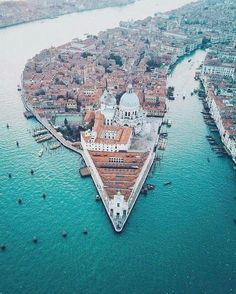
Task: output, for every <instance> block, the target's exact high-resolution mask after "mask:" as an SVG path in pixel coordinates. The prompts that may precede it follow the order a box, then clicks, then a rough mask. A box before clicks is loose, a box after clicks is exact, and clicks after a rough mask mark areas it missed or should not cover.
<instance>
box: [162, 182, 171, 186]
mask: <svg viewBox="0 0 236 294" xmlns="http://www.w3.org/2000/svg"><path fill="white" fill-rule="evenodd" d="M163 185H164V186H170V185H172V182H165V183H164V184H163Z"/></svg>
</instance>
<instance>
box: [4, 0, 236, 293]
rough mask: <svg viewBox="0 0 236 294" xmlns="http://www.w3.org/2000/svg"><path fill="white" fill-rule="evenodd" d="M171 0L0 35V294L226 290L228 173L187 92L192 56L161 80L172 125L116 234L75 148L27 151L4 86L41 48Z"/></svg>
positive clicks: (28, 126)
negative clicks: (169, 91) (1, 246)
mask: <svg viewBox="0 0 236 294" xmlns="http://www.w3.org/2000/svg"><path fill="white" fill-rule="evenodd" d="M174 2H175V4H173V1H164V0H163V1H149V0H147V1H146V0H145V1H140V2H137V3H135V4H133V5H130V6H127V7H119V8H108V9H103V10H98V11H89V12H83V13H80V14H72V15H66V16H62V17H59V18H57V19H53V20H45V21H43V22H41V21H39V22H34V23H29V24H24V25H20V26H16V27H10V28H7V29H4V30H1V31H0V53H1V54H0V102H1V104H0V243H5V244H6V246H7V250H6V251H5V252H0V293H3V294H12V293H14V294H15V293H24V294H28V293H39V294H42V293H63V294H64V293H89V294H90V293H105V294H107V293H111V292H113V293H115V294H116V293H191V294H192V293H193V294H195V293H196V294H197V293H217V294H218V293H219V294H222V293H235V291H236V289H235V276H236V272H235V268H236V251H235V250H236V249H235V248H236V227H235V225H234V223H233V218H236V209H235V208H236V200H235V199H234V197H235V196H236V181H235V179H236V176H235V171H234V170H233V169H232V162H231V160H230V159H229V158H218V157H216V155H215V154H214V153H212V151H211V149H210V146H209V145H208V142H207V140H206V139H205V135H207V133H208V132H209V130H208V128H207V126H206V125H205V124H204V122H203V119H202V116H201V114H200V111H201V109H202V105H201V101H199V100H198V99H197V97H195V96H191V95H190V92H191V91H192V89H193V88H194V87H196V85H197V82H196V81H194V79H193V77H194V70H195V68H196V67H197V66H198V64H199V63H200V62H201V61H202V60H203V58H204V54H205V53H204V52H202V51H199V52H197V53H196V54H195V55H194V56H193V57H192V62H191V63H189V62H188V61H187V60H184V61H183V62H181V63H180V64H179V65H178V66H177V67H176V69H175V70H174V72H173V75H172V77H170V80H169V83H170V84H173V85H174V86H175V89H176V97H177V99H176V100H175V101H171V102H170V103H169V105H168V107H169V113H168V117H169V118H171V119H172V121H173V126H172V127H171V128H170V129H169V140H168V145H167V149H166V151H165V152H164V157H163V160H162V161H161V164H160V165H159V166H157V167H156V169H155V171H154V172H153V173H152V174H150V176H149V178H148V181H149V182H151V183H153V184H156V185H157V188H156V190H154V191H151V192H150V193H149V194H148V196H146V197H144V196H141V197H140V198H139V200H138V201H137V203H136V205H135V207H134V209H133V212H132V214H131V216H130V218H129V220H128V223H127V225H126V227H125V229H124V231H123V233H122V234H115V233H114V231H113V229H112V226H111V224H110V222H109V220H108V217H107V215H106V213H105V210H104V208H103V205H102V203H98V202H96V201H95V195H96V191H95V188H94V186H93V183H92V181H91V179H89V178H87V179H81V178H80V176H79V172H78V167H79V165H80V158H79V156H78V155H77V154H74V153H73V152H70V151H68V150H66V149H64V148H61V149H58V150H56V151H53V152H52V151H51V152H45V153H44V155H43V156H42V157H41V158H39V157H38V155H37V152H38V150H39V149H40V148H41V147H40V146H39V145H38V144H37V143H35V141H34V140H33V138H32V136H31V134H30V132H29V130H32V128H33V127H38V123H37V122H35V121H34V120H28V121H27V120H26V119H25V118H24V116H23V114H22V112H23V106H22V103H21V100H20V97H19V95H18V93H17V91H16V85H17V84H18V83H19V80H20V75H21V72H22V70H23V67H24V64H25V62H26V60H27V59H28V58H30V57H32V56H34V55H35V54H36V53H37V52H38V51H40V50H41V49H43V48H47V47H50V46H55V45H60V44H62V43H64V42H67V41H70V40H71V39H72V38H74V37H81V36H83V34H84V33H94V34H95V33H97V32H98V31H100V30H104V29H106V28H110V27H114V26H116V25H117V24H118V22H119V21H120V20H126V19H131V18H133V19H138V18H144V17H146V16H148V15H153V13H154V12H156V11H164V10H166V9H171V8H174V6H176V7H177V6H179V5H181V4H184V3H187V2H189V1H187V0H186V1H174ZM177 94H178V96H177ZM182 95H186V99H185V100H183V99H182ZM7 123H9V125H10V128H9V129H7V128H6V124H7ZM16 140H18V141H19V144H20V147H19V148H17V147H16ZM207 157H209V158H210V162H208V161H207ZM31 168H33V169H34V170H35V174H34V175H33V176H31V175H30V169H31ZM9 172H11V173H12V179H8V173H9ZM165 181H172V182H173V185H172V186H168V187H164V186H163V182H165ZM43 192H44V193H46V194H47V198H46V199H45V200H43V199H42V197H41V194H42V193H43ZM18 198H22V200H23V203H22V205H18V204H17V199H18ZM85 227H87V228H88V235H87V236H85V235H83V233H82V231H83V229H84V228H85ZM63 230H66V231H67V232H68V237H67V238H66V239H63V238H62V237H61V232H62V231H63ZM34 235H36V236H37V237H38V240H39V241H38V244H33V243H32V237H33V236H34Z"/></svg>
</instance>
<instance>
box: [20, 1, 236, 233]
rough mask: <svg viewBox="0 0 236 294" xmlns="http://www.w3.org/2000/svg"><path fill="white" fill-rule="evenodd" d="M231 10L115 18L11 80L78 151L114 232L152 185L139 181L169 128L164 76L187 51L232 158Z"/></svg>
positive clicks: (46, 53)
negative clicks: (199, 53) (198, 56)
mask: <svg viewBox="0 0 236 294" xmlns="http://www.w3.org/2000/svg"><path fill="white" fill-rule="evenodd" d="M216 6H217V7H218V9H217V10H216V9H215V7H216ZM223 9H224V13H223V12H222V11H223ZM235 11H236V4H235V3H234V1H228V0H227V1H223V2H222V1H219V0H205V1H200V2H195V3H192V4H189V5H186V6H184V7H182V8H180V9H177V10H175V11H172V12H168V13H164V14H160V13H158V14H156V15H155V16H154V17H148V18H146V19H144V20H138V21H128V22H121V23H120V26H119V27H117V28H114V29H109V30H106V31H104V32H100V33H99V34H98V35H96V36H93V35H88V36H87V37H86V38H84V39H73V40H72V41H71V42H70V43H67V44H65V45H62V46H59V47H51V48H49V49H45V50H43V51H42V52H40V53H39V54H37V55H36V56H35V57H33V58H32V59H30V60H28V62H27V64H26V66H25V69H24V72H23V75H22V86H21V87H22V88H21V87H20V86H19V87H20V88H19V90H22V100H23V103H24V105H25V108H26V109H27V111H28V112H29V113H31V114H32V115H33V116H35V117H36V119H37V120H38V121H39V122H40V123H41V124H42V125H43V126H44V127H45V128H46V129H47V131H48V132H50V133H51V135H53V136H54V137H55V138H56V139H57V140H58V141H59V142H60V143H61V144H63V145H64V146H65V147H67V148H69V149H71V150H73V151H75V152H77V153H79V154H81V155H82V157H83V159H84V161H85V164H86V166H87V169H88V171H89V174H91V176H92V178H93V181H94V184H95V186H96V189H97V193H98V195H97V198H101V200H102V201H103V204H104V207H105V209H106V211H107V214H108V216H109V218H110V220H111V222H112V224H113V227H114V229H115V230H116V231H117V232H121V231H122V229H123V228H124V225H125V223H126V221H127V219H128V217H129V215H130V213H131V211H132V208H133V206H134V204H135V202H136V200H137V198H138V196H139V194H140V192H141V193H146V192H147V190H148V189H152V188H154V187H153V186H152V185H151V184H147V183H146V184H145V181H146V178H147V176H148V174H149V171H150V169H151V167H152V165H153V163H154V161H155V160H158V159H159V157H158V151H157V150H159V149H162V147H163V140H164V139H165V138H166V136H167V135H168V134H167V133H166V132H163V131H162V125H164V124H167V125H169V126H170V125H171V122H169V121H168V120H167V119H166V118H165V114H166V112H167V100H168V99H170V100H173V99H177V98H176V97H175V92H174V88H173V87H168V75H169V74H171V71H172V70H173V68H174V66H175V65H176V64H177V63H178V62H179V61H180V60H181V58H183V57H186V56H188V58H189V62H191V54H192V53H193V52H194V51H195V50H198V49H204V50H207V51H208V54H207V57H206V60H205V62H204V64H203V65H202V66H201V67H200V68H199V69H198V70H197V72H196V77H195V78H196V79H199V80H200V82H199V89H193V94H194V93H198V94H199V98H201V96H203V97H202V99H203V104H204V106H205V110H204V111H203V114H204V116H207V117H208V119H207V120H206V122H208V121H210V120H211V123H212V124H214V128H216V129H217V131H219V133H220V136H221V138H222V142H223V144H224V146H225V149H226V150H227V152H228V153H229V155H230V156H231V157H232V159H233V160H234V161H235V155H236V100H235V94H236V90H235V89H236V87H235V61H236V50H235V35H236V32H235V30H234V28H235V24H236V19H235V15H234V13H235ZM226 15H227V16H226ZM223 24H224V25H223ZM202 92H204V94H203V95H202V94H201V93H202ZM185 98H186V97H183V99H185ZM188 99H197V98H196V96H194V95H193V97H192V98H191V97H188ZM38 135H39V136H41V137H40V140H44V138H45V136H48V135H45V134H41V133H39V134H38ZM46 139H47V137H46ZM46 139H45V140H46ZM169 184H171V182H168V183H166V185H169Z"/></svg>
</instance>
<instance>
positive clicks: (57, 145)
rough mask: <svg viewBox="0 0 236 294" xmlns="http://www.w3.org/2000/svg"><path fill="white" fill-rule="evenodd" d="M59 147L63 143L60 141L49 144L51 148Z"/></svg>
mask: <svg viewBox="0 0 236 294" xmlns="http://www.w3.org/2000/svg"><path fill="white" fill-rule="evenodd" d="M59 147H61V143H60V142H56V143H54V144H51V145H50V146H49V149H50V150H55V149H57V148H59Z"/></svg>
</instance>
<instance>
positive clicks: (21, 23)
mask: <svg viewBox="0 0 236 294" xmlns="http://www.w3.org/2000/svg"><path fill="white" fill-rule="evenodd" d="M137 1H139V0H134V1H131V2H130V3H127V4H119V5H116V4H114V5H109V6H104V7H98V8H85V9H82V10H79V11H72V12H65V13H61V14H58V15H55V16H51V17H50V16H48V17H40V18H36V19H32V20H22V21H19V22H16V23H12V24H7V25H3V26H1V25H0V30H4V29H7V28H11V27H15V26H19V25H24V24H29V23H34V22H40V21H43V20H50V19H56V18H59V17H61V16H65V15H71V14H77V13H83V12H87V11H96V10H101V9H106V8H114V7H125V6H129V5H132V4H134V3H135V2H137Z"/></svg>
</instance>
